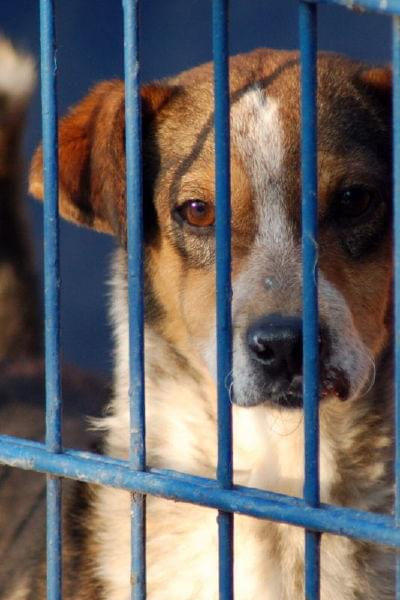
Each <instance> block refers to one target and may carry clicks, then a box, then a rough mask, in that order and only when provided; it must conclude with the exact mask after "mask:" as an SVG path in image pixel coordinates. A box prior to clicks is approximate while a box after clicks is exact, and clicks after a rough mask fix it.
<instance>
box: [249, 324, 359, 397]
mask: <svg viewBox="0 0 400 600" xmlns="http://www.w3.org/2000/svg"><path fill="white" fill-rule="evenodd" d="M302 329H303V328H302V320H301V318H300V317H298V316H285V315H279V314H271V315H267V316H263V317H262V318H260V319H258V320H257V321H255V322H253V323H252V324H251V325H250V326H249V327H248V329H247V333H246V344H247V351H248V352H249V357H250V363H251V365H252V368H253V370H254V375H255V378H256V380H257V382H258V384H259V386H260V391H259V402H257V404H261V403H263V402H266V401H269V402H272V403H273V404H278V405H280V406H282V407H286V408H300V407H302V406H303V376H302V363H303V349H302V346H303V339H302V338H303V335H302ZM318 343H319V356H320V364H321V367H320V375H321V377H320V381H321V384H320V389H321V397H324V396H326V395H328V394H335V395H336V396H338V397H339V398H341V399H343V400H344V399H346V397H347V395H348V384H347V383H346V381H345V378H344V377H343V375H342V374H341V373H339V372H336V371H333V370H332V369H329V370H327V369H326V368H325V364H326V363H327V358H328V356H329V339H328V336H327V335H326V333H325V332H324V330H323V328H320V331H319V340H318Z"/></svg>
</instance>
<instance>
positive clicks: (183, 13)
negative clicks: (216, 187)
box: [2, 0, 390, 372]
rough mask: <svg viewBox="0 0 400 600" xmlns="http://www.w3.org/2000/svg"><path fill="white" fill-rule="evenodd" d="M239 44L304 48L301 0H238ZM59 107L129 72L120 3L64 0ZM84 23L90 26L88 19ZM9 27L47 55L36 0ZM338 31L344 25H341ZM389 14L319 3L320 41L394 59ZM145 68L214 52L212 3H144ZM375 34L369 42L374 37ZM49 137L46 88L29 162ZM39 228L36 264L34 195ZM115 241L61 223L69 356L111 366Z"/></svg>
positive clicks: (14, 5) (11, 17)
mask: <svg viewBox="0 0 400 600" xmlns="http://www.w3.org/2000/svg"><path fill="white" fill-rule="evenodd" d="M231 6H232V9H231V52H232V53H237V52H241V51H246V50H249V49H251V48H254V47H257V46H271V47H280V48H295V47H297V11H296V7H297V2H296V1H295V0H269V2H268V3H266V2H265V1H264V0H253V2H252V3H251V9H250V8H249V3H248V2H246V1H245V0H233V1H232V2H231ZM56 7H57V31H58V67H59V106H60V114H63V113H64V112H65V111H66V109H67V107H68V106H69V105H71V104H72V103H74V102H76V101H77V100H78V99H79V98H81V97H82V96H83V95H84V94H85V93H86V91H87V90H88V88H89V87H90V86H92V85H93V84H94V83H95V82H97V81H99V80H102V79H107V78H112V77H122V73H123V65H122V55H123V40H122V11H121V7H120V3H119V2H109V1H108V0H85V2H82V1H81V0H69V2H60V1H59V2H56ZM82 23H84V24H85V27H82ZM2 29H3V31H4V32H5V33H6V34H7V35H8V36H10V37H11V38H12V39H13V40H14V41H16V42H17V43H19V44H20V45H22V47H24V48H26V49H28V50H29V51H31V52H32V53H33V54H34V55H35V56H36V57H38V55H39V14H38V3H36V2H32V0H3V2H2ZM338 32H339V33H338ZM389 34H390V20H389V19H388V18H387V17H382V16H376V15H356V14H353V13H351V12H350V11H347V10H345V9H341V8H333V7H325V6H324V7H322V6H321V7H320V47H321V48H323V49H327V50H336V51H340V52H345V53H347V54H350V55H351V56H354V57H356V58H361V59H365V60H368V61H372V62H384V61H387V60H388V59H389V48H390V35H389ZM141 40H142V76H143V80H150V79H153V78H157V77H162V76H165V75H168V74H170V73H174V72H177V71H179V70H182V69H184V68H187V67H190V66H193V65H194V64H198V63H201V62H204V61H206V60H209V59H210V58H211V2H204V0H189V1H188V0H169V2H165V0H152V1H151V2H143V3H142V29H141ZM366 40H368V43H366ZM40 136H41V133H40V102H39V92H37V93H36V95H35V97H34V101H33V105H32V109H31V111H30V114H29V121H28V129H27V136H26V140H25V160H26V163H28V160H29V157H30V156H31V155H32V152H33V149H34V147H35V145H36V144H37V142H38V141H39V139H40ZM29 207H30V212H31V216H32V222H33V226H34V232H35V241H36V261H37V262H36V264H37V268H38V270H39V272H41V270H42V267H41V264H42V252H41V244H42V227H41V220H42V212H41V208H40V207H39V206H37V205H35V204H34V203H33V202H32V201H29ZM112 245H113V244H112V240H111V239H109V238H107V237H106V236H99V235H97V234H93V233H92V232H89V231H84V230H78V229H77V228H75V227H73V226H71V225H67V224H64V225H62V227H61V265H62V282H63V287H62V340H63V352H64V356H65V358H66V359H67V360H68V361H72V362H75V363H78V364H79V365H80V366H82V367H85V368H90V369H97V370H100V371H103V372H109V371H110V368H111V356H110V341H109V336H110V334H109V330H108V328H107V315H106V304H107V299H106V297H107V286H106V285H105V281H106V280H107V274H108V258H107V257H108V255H109V253H110V252H111V249H112Z"/></svg>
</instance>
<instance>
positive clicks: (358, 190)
mask: <svg viewBox="0 0 400 600" xmlns="http://www.w3.org/2000/svg"><path fill="white" fill-rule="evenodd" d="M374 196H375V195H374V193H373V192H372V190H370V189H369V188H367V187H363V186H352V187H348V188H345V189H342V190H340V191H339V192H338V194H337V195H336V198H335V204H334V214H335V217H336V219H337V220H339V221H341V222H342V223H346V221H348V222H349V224H350V223H351V222H352V221H355V220H357V219H360V218H362V217H363V216H366V215H367V214H368V212H369V211H370V209H371V208H372V206H373V200H374Z"/></svg>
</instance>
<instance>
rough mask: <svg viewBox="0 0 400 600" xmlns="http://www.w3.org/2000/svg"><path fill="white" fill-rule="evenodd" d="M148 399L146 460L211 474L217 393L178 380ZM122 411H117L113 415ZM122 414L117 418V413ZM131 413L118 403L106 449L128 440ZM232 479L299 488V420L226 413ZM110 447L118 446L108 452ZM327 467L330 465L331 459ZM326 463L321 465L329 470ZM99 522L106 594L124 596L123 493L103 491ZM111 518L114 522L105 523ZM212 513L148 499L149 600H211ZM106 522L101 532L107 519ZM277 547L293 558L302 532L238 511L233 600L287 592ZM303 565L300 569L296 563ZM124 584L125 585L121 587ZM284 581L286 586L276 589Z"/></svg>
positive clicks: (266, 599)
mask: <svg viewBox="0 0 400 600" xmlns="http://www.w3.org/2000/svg"><path fill="white" fill-rule="evenodd" d="M148 391H149V393H148V395H147V417H148V419H147V456H148V464H149V466H150V467H157V468H167V469H173V470H177V471H181V472H184V473H191V474H196V475H199V476H204V477H212V478H213V477H215V469H216V447H217V434H216V416H215V408H213V406H215V398H214V399H213V401H212V402H211V401H210V399H209V397H208V396H207V395H204V394H203V395H199V394H198V393H197V391H196V388H195V387H194V386H190V385H186V386H183V385H182V382H175V383H171V385H170V386H169V387H168V389H167V388H157V390H156V389H149V390H148ZM118 411H119V412H118ZM121 411H123V414H122V413H121ZM127 419H128V414H127V411H126V405H125V403H122V402H121V404H120V405H119V407H118V410H117V412H116V414H115V417H114V426H113V427H111V431H110V434H109V441H111V440H113V441H114V444H113V443H112V444H111V446H112V447H111V448H110V451H111V453H116V454H118V455H121V454H122V455H123V454H124V452H123V450H122V447H121V446H119V447H117V446H118V444H117V445H116V442H117V440H118V442H120V441H121V439H125V440H126V439H127V436H128V429H127V427H126V423H127V422H128V421H127ZM233 424H234V480H235V483H237V484H240V485H246V486H250V487H258V488H261V489H268V490H272V491H276V492H281V493H287V494H292V495H297V496H300V495H301V494H302V486H303V458H302V456H303V419H302V414H301V412H297V413H293V414H292V415H289V416H288V415H285V414H281V413H278V412H275V411H273V410H271V409H268V408H267V407H259V408H256V409H254V408H252V409H251V410H249V409H245V408H237V407H234V409H233ZM113 447H114V449H115V451H113ZM329 468H330V469H331V470H332V468H331V465H330V466H329ZM328 471H329V469H327V470H324V472H328ZM100 496H101V498H99V503H98V508H99V514H98V516H99V518H100V519H101V521H102V523H103V536H105V537H106V539H103V540H102V544H101V549H102V550H101V551H103V550H104V556H103V557H101V558H100V561H101V563H102V565H104V567H103V568H102V569H101V570H103V571H106V572H107V577H106V578H107V580H108V582H109V586H110V588H109V591H110V594H109V596H108V597H110V598H111V599H112V600H127V598H129V580H128V578H127V577H126V576H124V575H123V573H124V572H126V573H129V547H130V540H129V514H130V506H129V496H128V495H127V494H126V493H124V492H119V491H115V490H102V491H101V492H100ZM110 515H111V521H112V522H111V523H110ZM216 516H217V515H216V512H215V511H214V510H210V509H206V508H202V507H197V506H192V505H188V504H182V503H176V502H171V501H166V500H163V499H159V498H149V499H148V518H147V523H148V526H147V532H148V542H147V563H148V597H149V599H150V600H171V599H172V598H174V599H176V600H178V599H182V600H213V599H214V598H217V597H218V593H217V590H218V580H217V564H218V537H217V521H216ZM105 522H107V523H108V526H107V528H106V530H105V531H104V523H105ZM277 546H279V548H280V549H281V550H282V547H285V546H287V547H288V548H289V546H290V548H289V549H288V552H290V554H291V555H292V563H293V564H296V561H299V564H301V557H302V552H303V535H302V532H301V531H300V530H294V529H293V528H290V529H289V528H287V527H285V526H283V527H282V526H276V525H275V524H271V523H268V522H264V521H260V520H256V519H252V518H247V517H240V516H236V517H235V593H236V597H237V598H238V600H249V599H250V598H251V599H257V600H277V598H286V597H287V595H286V593H285V592H284V587H285V585H286V584H284V583H283V580H284V578H283V577H282V573H281V569H280V566H279V563H280V559H279V556H278V554H277ZM110 548H114V555H113V559H111V560H110V552H109V550H110ZM299 571H301V567H299ZM121 581H125V584H124V585H122V587H121ZM282 586H283V587H282Z"/></svg>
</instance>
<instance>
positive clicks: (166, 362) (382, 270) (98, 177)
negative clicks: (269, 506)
mask: <svg viewBox="0 0 400 600" xmlns="http://www.w3.org/2000/svg"><path fill="white" fill-rule="evenodd" d="M212 73H213V67H212V64H206V65H203V66H200V67H196V68H194V69H191V70H189V71H186V72H184V73H182V74H179V75H177V76H176V77H172V78H170V79H167V80H163V81H159V82H156V83H153V84H148V85H144V86H143V88H142V91H141V97H142V113H143V156H144V167H143V182H144V183H143V186H144V198H143V202H144V215H145V312H146V327H145V356H146V410H147V425H146V426H147V434H146V441H147V464H148V466H149V467H153V468H168V469H174V470H177V471H181V472H184V473H191V474H194V475H199V476H204V477H209V478H213V477H215V469H216V441H217V433H216V421H217V417H216V375H215V371H216V366H215V363H216V357H215V355H216V350H215V346H216V340H215V240H214V218H215V217H214V214H215V205H214V198H215V195H214V184H215V173H214V132H213V85H212V80H213V77H212ZM299 73H300V66H299V56H298V53H296V52H286V51H275V50H267V49H259V50H255V51H253V52H250V53H248V54H242V55H238V56H235V57H233V58H231V59H230V86H231V91H230V99H231V115H230V116H231V184H232V256H233V258H232V282H233V302H232V320H233V332H234V333H233V389H232V400H233V403H234V405H233V434H234V481H235V483H236V484H240V485H245V486H250V487H256V488H260V489H263V490H272V491H274V492H279V493H282V494H289V495H292V496H296V497H301V496H302V490H303V482H304V481H303V469H304V462H303V445H304V435H303V410H302V402H303V399H302V367H301V363H302V356H301V354H302V350H301V339H302V325H301V311H302V300H301V290H302V275H301V233H300V188H301V185H300V147H299V142H300V123H299V122H300V117H299V96H300V91H299V85H300V84H299ZM317 101H318V174H319V187H318V201H319V239H318V256H319V267H318V269H319V311H320V334H319V347H320V361H321V382H320V387H321V394H320V420H321V434H320V435H321V439H320V462H321V478H320V479H321V499H322V501H323V502H326V503H332V504H336V505H340V506H345V507H353V508H357V509H362V510H368V511H372V512H383V513H389V512H390V511H391V510H392V504H393V431H392V384H391V380H392V351H391V343H392V318H391V309H392V240H391V222H392V217H391V125H390V120H391V72H390V69H388V68H380V67H369V66H366V65H363V64H361V63H358V62H354V61H352V60H350V59H347V58H345V57H343V56H340V55H336V54H329V53H321V54H320V55H319V57H318V100H317ZM124 140H125V125H124V86H123V83H122V82H120V81H108V82H103V83H100V84H98V85H97V86H96V87H95V88H94V89H93V90H92V91H91V92H90V93H89V95H88V96H87V97H86V98H85V99H84V100H82V101H81V102H80V103H79V104H78V105H77V106H76V107H75V108H73V109H72V110H71V111H70V113H69V114H68V115H67V116H66V117H64V118H63V119H62V120H61V122H60V128H59V143H60V147H59V159H60V201H59V205H60V212H61V214H62V215H63V216H64V217H65V218H67V219H69V220H70V221H73V222H75V223H77V224H78V225H83V226H88V227H92V228H93V229H95V230H97V231H100V232H105V233H109V234H113V235H115V236H116V238H117V240H118V249H117V251H116V254H115V257H114V259H113V267H112V290H113V292H112V300H111V318H112V322H113V326H114V332H115V343H116V348H115V370H114V388H113V397H112V400H111V407H110V410H109V412H108V414H107V415H106V416H105V417H104V418H103V419H102V420H101V421H100V422H99V423H98V428H99V429H100V430H102V431H103V432H104V452H105V453H106V454H108V455H111V456H113V457H117V458H122V459H126V458H127V457H128V439H129V408H128V387H129V370H128V306H127V250H126V235H127V234H126V216H125V192H126V188H125V154H124V143H125V141H124ZM30 191H31V193H32V194H33V195H34V196H35V197H37V198H43V176H42V150H41V148H40V147H39V149H38V150H37V152H36V154H35V156H34V158H33V162H32V167H31V174H30ZM76 497H77V500H76V504H75V509H71V510H70V511H69V512H70V514H69V516H68V515H67V520H68V521H69V526H68V524H67V528H66V549H65V569H66V576H65V583H64V594H65V596H64V597H65V598H66V599H68V600H72V599H74V600H94V599H97V600H98V599H100V598H107V599H108V600H127V599H128V598H129V597H130V526H129V523H130V520H129V519H130V494H129V493H127V492H125V491H122V490H116V489H110V488H107V487H101V486H92V485H91V486H86V485H85V484H78V488H77V492H76ZM74 511H75V512H74ZM68 527H69V531H70V533H68ZM71 531H72V533H71ZM234 552H235V574H234V588H235V598H236V599H237V600H300V599H302V598H303V597H304V576H303V568H304V531H303V530H302V529H301V528H295V527H293V526H288V525H286V524H278V523H272V522H269V521H267V520H257V519H255V518H250V517H245V516H239V515H237V516H235V539H234ZM147 580H148V592H147V597H148V598H149V600H216V598H217V597H218V591H217V590H218V584H217V527H216V513H215V511H214V510H212V509H207V508H203V507H198V506H195V505H188V504H184V503H179V502H171V501H168V500H165V499H160V498H154V497H151V496H149V497H148V500H147ZM30 589H31V591H30V593H28V595H26V596H25V595H24V596H23V598H24V599H28V598H29V599H33V598H35V600H37V599H38V598H43V597H44V593H43V587H42V583H40V582H39V581H36V583H35V582H32V585H31V588H30ZM321 598H322V599H323V600H338V599H340V600H361V599H363V600H378V599H379V600H389V599H390V600H393V599H394V560H393V554H392V552H390V551H389V550H387V549H385V548H383V547H379V546H375V545H373V544H369V543H366V542H361V541H357V540H351V539H347V538H345V537H338V536H333V535H323V536H322V543H321Z"/></svg>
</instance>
